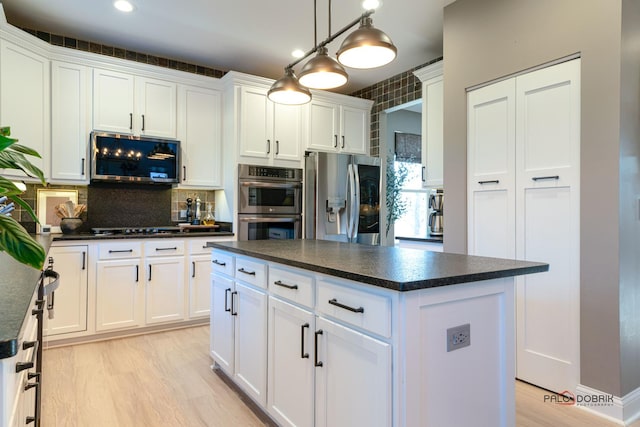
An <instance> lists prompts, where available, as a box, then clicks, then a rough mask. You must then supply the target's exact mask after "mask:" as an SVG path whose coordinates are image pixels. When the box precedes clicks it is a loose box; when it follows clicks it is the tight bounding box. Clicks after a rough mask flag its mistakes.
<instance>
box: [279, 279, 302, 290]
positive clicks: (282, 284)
mask: <svg viewBox="0 0 640 427" xmlns="http://www.w3.org/2000/svg"><path fill="white" fill-rule="evenodd" d="M273 284H274V285H277V286H282V287H283V288H287V289H298V285H287V284H286V283H282V281H281V280H276V281H275V282H273Z"/></svg>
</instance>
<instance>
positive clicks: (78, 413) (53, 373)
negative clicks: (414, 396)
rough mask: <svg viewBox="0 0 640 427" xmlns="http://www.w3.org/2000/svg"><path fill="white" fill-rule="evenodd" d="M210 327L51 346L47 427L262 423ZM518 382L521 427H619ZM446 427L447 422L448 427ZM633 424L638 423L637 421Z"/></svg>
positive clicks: (45, 391)
mask: <svg viewBox="0 0 640 427" xmlns="http://www.w3.org/2000/svg"><path fill="white" fill-rule="evenodd" d="M208 348H209V327H208V326H199V327H194V328H187V329H180V330H175V331H169V332H161V333H155V334H148V335H141V336H136V337H130V338H122V339H117V340H111V341H104V342H98V343H89V344H82V345H75V346H69V347H60V348H53V349H48V350H45V352H44V365H43V370H44V377H43V389H42V396H43V401H42V425H43V426H45V427H56V426H65V427H75V426H77V427H87V426H91V427H102V426H104V427H134V426H135V427H147V426H149V427H159V426H162V427H182V426H184V427H199V426H209V427H213V426H224V427H231V426H233V427H235V426H243V427H244V426H247V427H250V426H264V425H265V422H266V421H265V420H264V419H262V420H261V419H259V418H258V417H257V416H256V415H255V414H254V413H253V412H252V411H251V410H250V409H249V408H248V407H247V405H246V404H245V401H244V399H243V398H241V397H240V396H239V395H238V394H237V393H236V392H235V391H234V390H232V389H231V388H229V386H228V385H227V383H226V382H225V381H224V380H223V379H222V378H221V377H220V376H219V375H217V374H215V373H213V372H212V371H211V369H210V365H211V361H210V359H209V354H208V352H209V350H208ZM547 393H548V392H546V391H545V390H541V389H538V388H536V387H533V386H531V385H529V384H525V383H521V382H517V384H516V411H517V415H516V420H517V421H516V422H517V426H518V427H552V426H553V427H565V426H566V427H572V426H576V427H578V426H579V427H590V426H592V427H609V426H610V427H614V426H616V424H615V423H611V422H607V421H605V420H603V419H602V418H600V417H597V416H594V415H591V414H589V413H587V412H586V411H584V410H581V409H579V408H575V407H572V406H560V405H554V404H549V403H544V400H543V399H544V395H545V394H547ZM443 427H444V426H443ZM633 427H640V422H639V423H634V424H633Z"/></svg>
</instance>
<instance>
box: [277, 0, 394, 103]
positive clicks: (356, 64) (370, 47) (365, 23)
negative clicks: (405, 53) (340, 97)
mask: <svg viewBox="0 0 640 427" xmlns="http://www.w3.org/2000/svg"><path fill="white" fill-rule="evenodd" d="M316 1H317V0H314V3H313V4H314V11H313V21H314V22H313V23H314V47H313V49H311V50H310V51H308V52H307V53H305V54H304V55H303V56H302V57H301V58H299V59H297V60H295V61H294V62H292V63H291V64H289V65H287V66H286V67H285V69H284V70H285V74H284V76H283V77H282V78H280V79H279V80H276V81H275V82H274V83H273V85H272V86H271V89H269V92H268V97H269V99H270V100H271V101H273V102H277V103H279V104H291V105H297V104H304V103H306V102H309V101H310V100H311V92H310V91H309V89H308V88H309V87H311V88H315V89H330V88H335V87H339V86H342V85H344V84H345V83H346V82H347V79H348V78H349V76H348V74H347V72H346V71H345V69H344V68H343V67H342V65H341V64H343V65H346V66H347V67H353V68H375V67H380V66H382V65H385V64H388V63H389V62H391V61H393V59H394V58H395V57H396V53H397V49H396V47H395V46H394V45H393V42H392V41H391V39H390V38H389V36H387V35H386V34H385V33H384V32H382V31H380V30H378V29H376V28H374V27H373V24H372V22H371V18H370V16H371V15H372V14H373V13H374V12H375V11H374V10H367V11H366V12H364V13H363V14H362V15H360V17H358V18H357V19H355V20H353V21H352V22H350V23H349V24H347V25H346V26H344V27H343V28H342V29H341V30H340V31H338V32H337V33H335V34H331V0H329V37H327V38H326V39H325V40H324V41H323V42H321V43H317V19H316ZM358 23H359V24H360V28H358V29H357V30H356V31H354V32H353V33H352V34H351V35H349V36H348V37H347V38H346V39H345V40H344V42H343V43H342V46H341V47H340V50H339V51H338V60H337V61H336V60H335V59H333V58H331V57H330V56H329V55H328V53H327V45H328V44H329V43H331V42H332V41H334V40H335V39H337V38H338V37H340V36H341V35H343V34H344V33H345V32H347V31H348V30H349V29H351V28H352V27H354V26H355V25H357V24H358ZM314 53H315V54H316V56H315V57H314V58H313V59H311V60H310V61H309V62H307V64H305V66H304V67H302V70H301V71H300V80H299V81H298V78H297V77H296V75H295V73H294V72H293V67H295V66H296V65H298V64H299V63H300V62H301V61H303V60H304V59H306V58H308V57H309V56H311V55H313V54H314ZM363 55H364V57H363Z"/></svg>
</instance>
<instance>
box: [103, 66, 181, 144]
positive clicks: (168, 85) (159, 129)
mask: <svg viewBox="0 0 640 427" xmlns="http://www.w3.org/2000/svg"><path fill="white" fill-rule="evenodd" d="M176 87H177V85H176V84H175V83H173V82H169V81H164V80H158V79H151V78H146V77H138V76H134V75H131V74H126V73H120V72H116V71H111V70H102V69H94V71H93V96H94V98H93V128H94V130H103V131H109V132H117V133H128V134H135V135H147V136H157V137H165V138H176V122H177V112H176V108H177V107H176Z"/></svg>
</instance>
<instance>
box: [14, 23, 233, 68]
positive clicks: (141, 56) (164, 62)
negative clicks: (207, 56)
mask: <svg viewBox="0 0 640 427" xmlns="http://www.w3.org/2000/svg"><path fill="white" fill-rule="evenodd" d="M22 30H23V31H26V32H27V33H29V34H32V35H34V36H36V37H38V38H39V39H40V40H44V41H45V42H47V43H49V44H52V45H55V46H64V47H67V48H70V49H77V50H82V51H85V52H92V53H98V54H100V55H105V56H113V57H115V58H121V59H128V60H130V61H135V62H141V63H144V64H151V65H157V66H160V67H164V68H171V69H174V70H180V71H186V72H189V73H193V74H200V75H203V76H209V77H215V78H220V77H222V76H224V75H225V74H226V71H224V70H218V69H216V68H209V67H204V66H202V65H197V64H189V63H187V62H182V61H176V60H173V59H169V58H162V57H159V56H153V55H149V54H146V53H140V52H135V51H132V50H126V49H122V48H119V47H116V46H108V45H103V44H100V43H94V42H91V41H84V40H77V39H75V38H72V37H65V36H63V35H59V34H51V33H48V32H46V31H40V30H34V29H31V28H22Z"/></svg>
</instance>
